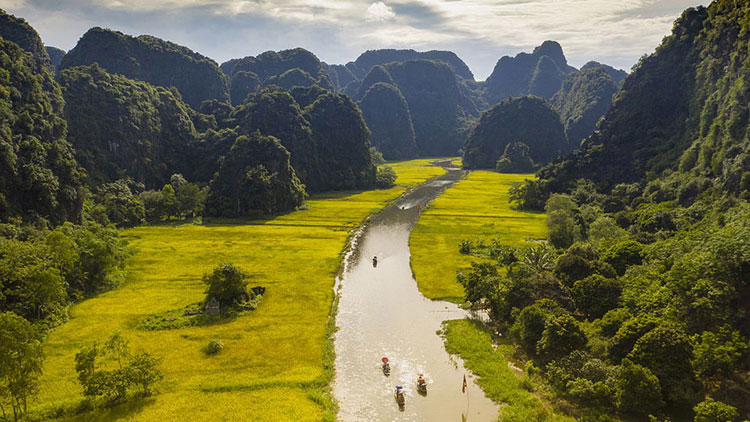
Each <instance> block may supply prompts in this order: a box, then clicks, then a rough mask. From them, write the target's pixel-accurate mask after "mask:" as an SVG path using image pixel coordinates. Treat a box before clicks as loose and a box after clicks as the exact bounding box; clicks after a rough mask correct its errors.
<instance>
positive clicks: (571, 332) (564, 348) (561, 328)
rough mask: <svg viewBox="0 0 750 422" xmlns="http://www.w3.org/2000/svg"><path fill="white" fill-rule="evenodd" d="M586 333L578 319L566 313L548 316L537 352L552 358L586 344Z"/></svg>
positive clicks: (543, 356)
mask: <svg viewBox="0 0 750 422" xmlns="http://www.w3.org/2000/svg"><path fill="white" fill-rule="evenodd" d="M586 342H587V339H586V334H584V333H583V331H582V330H581V327H580V325H579V324H578V321H576V320H575V318H573V317H572V316H570V315H567V314H564V315H560V316H556V317H551V318H547V321H546V322H545V324H544V331H543V332H542V338H541V339H539V343H537V345H536V352H537V354H538V355H539V356H540V357H541V358H542V359H544V360H547V361H549V360H552V359H555V358H558V357H561V356H565V355H567V354H568V353H570V352H572V351H574V350H578V349H581V348H583V347H584V346H586Z"/></svg>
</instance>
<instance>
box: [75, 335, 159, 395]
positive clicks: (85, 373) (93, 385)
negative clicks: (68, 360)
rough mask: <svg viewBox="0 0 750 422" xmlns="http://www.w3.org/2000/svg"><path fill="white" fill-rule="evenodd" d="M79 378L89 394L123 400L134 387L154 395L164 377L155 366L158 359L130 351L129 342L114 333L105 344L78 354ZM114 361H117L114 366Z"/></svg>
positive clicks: (95, 344) (84, 390)
mask: <svg viewBox="0 0 750 422" xmlns="http://www.w3.org/2000/svg"><path fill="white" fill-rule="evenodd" d="M75 360H76V367H75V369H76V372H77V373H78V381H79V382H80V383H81V386H82V387H83V394H84V396H86V397H99V396H102V397H105V398H106V399H107V400H110V401H114V400H119V399H123V398H124V397H125V396H126V395H127V394H128V391H130V389H131V388H132V387H133V386H139V387H141V389H142V390H143V394H144V395H149V394H151V391H152V390H151V389H152V388H153V385H154V384H155V383H157V382H158V381H160V380H161V379H163V378H164V376H163V374H162V373H161V371H159V369H158V368H157V367H156V366H157V364H158V363H159V359H158V358H156V357H153V356H151V355H150V354H148V353H136V354H132V353H131V352H130V341H129V340H128V339H126V338H124V337H123V336H122V335H121V334H120V333H117V332H116V333H113V334H112V335H110V336H109V338H107V340H106V341H105V342H104V344H103V345H102V346H100V345H99V344H97V343H94V344H93V345H91V346H87V347H84V348H83V349H81V350H80V351H79V352H78V353H76V357H75ZM112 362H116V364H117V365H116V366H115V367H114V368H113V367H112V366H113V365H112Z"/></svg>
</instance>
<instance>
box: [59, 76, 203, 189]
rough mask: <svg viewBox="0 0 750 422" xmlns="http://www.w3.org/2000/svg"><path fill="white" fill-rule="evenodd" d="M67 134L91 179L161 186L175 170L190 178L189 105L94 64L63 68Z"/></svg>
mask: <svg viewBox="0 0 750 422" xmlns="http://www.w3.org/2000/svg"><path fill="white" fill-rule="evenodd" d="M59 80H60V84H61V85H62V88H63V94H64V97H65V117H66V119H67V121H68V132H69V133H68V139H69V140H70V142H71V143H72V144H73V146H74V147H75V149H76V158H77V159H78V162H79V163H80V164H81V165H82V166H83V167H84V168H85V169H86V172H87V176H88V177H87V179H88V181H89V183H92V184H94V185H98V184H101V183H106V182H113V181H115V180H117V179H122V178H127V177H129V178H131V179H133V180H134V181H136V182H138V183H142V184H143V185H145V187H146V188H148V189H153V188H160V187H161V186H162V185H164V184H165V183H166V182H167V181H168V180H169V177H170V176H171V175H172V174H174V173H185V174H189V175H190V176H189V177H192V174H191V173H192V171H191V170H192V168H193V161H194V160H193V158H192V157H191V153H192V151H191V148H190V147H191V145H190V143H191V140H192V139H193V138H194V137H195V134H194V132H195V129H194V127H193V122H192V120H191V119H190V111H189V110H190V108H189V107H188V106H187V105H186V104H185V103H183V102H182V100H181V99H180V95H179V94H176V93H175V92H173V91H170V90H168V89H166V88H161V87H154V86H152V85H149V84H147V83H145V82H139V81H134V80H132V79H128V78H126V77H124V76H121V75H116V74H110V73H107V72H106V71H105V70H104V69H102V68H101V67H99V66H98V65H96V64H94V65H92V66H82V67H75V68H68V69H64V70H62V71H61V72H60V77H59Z"/></svg>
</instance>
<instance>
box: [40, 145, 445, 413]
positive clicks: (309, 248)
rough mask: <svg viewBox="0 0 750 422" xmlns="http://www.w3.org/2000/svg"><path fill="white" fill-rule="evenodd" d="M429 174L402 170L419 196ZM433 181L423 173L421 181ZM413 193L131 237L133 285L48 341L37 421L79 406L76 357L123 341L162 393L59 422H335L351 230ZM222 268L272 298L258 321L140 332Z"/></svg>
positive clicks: (95, 301) (316, 204) (341, 199)
mask: <svg viewBox="0 0 750 422" xmlns="http://www.w3.org/2000/svg"><path fill="white" fill-rule="evenodd" d="M423 166H424V163H422V162H421V160H420V161H415V162H414V163H412V164H410V163H409V162H403V163H398V166H396V165H394V168H395V170H396V171H397V174H400V175H402V176H403V178H402V179H403V180H405V181H406V182H404V184H405V185H408V186H411V185H412V184H417V183H419V178H420V176H419V174H421V170H420V169H421V168H422V167H423ZM438 171H439V172H444V171H443V170H442V169H438ZM434 175H435V173H434V171H431V172H425V174H424V175H423V176H422V177H423V178H422V181H424V180H427V179H428V178H430V177H433V176H434ZM399 183H401V181H399ZM406 188H407V186H397V187H394V188H392V189H387V190H375V191H367V192H337V193H331V194H326V195H319V196H316V197H313V198H311V199H310V200H309V201H307V203H306V205H305V207H304V209H301V210H299V211H295V212H292V213H289V214H286V215H282V216H278V217H276V218H273V219H270V220H258V221H223V222H215V223H213V224H205V225H193V224H184V225H175V226H144V227H138V228H134V229H129V230H125V231H124V232H123V235H124V236H126V237H127V238H128V239H129V240H130V242H131V246H132V247H134V248H135V250H136V251H137V254H136V256H135V257H133V259H132V260H131V261H130V262H129V264H128V271H129V276H128V281H127V282H126V283H124V284H123V285H121V286H119V287H118V288H117V289H115V290H112V291H110V292H107V293H104V294H101V295H98V296H96V297H94V298H92V299H89V300H86V301H84V302H81V303H79V304H77V305H75V306H73V307H72V308H71V311H70V315H71V318H70V320H69V321H68V322H66V323H65V324H63V325H62V326H60V327H58V328H56V329H55V330H53V331H52V332H51V333H50V336H49V339H48V341H47V343H46V345H45V352H46V355H47V359H46V361H45V367H44V374H43V376H42V379H41V386H40V394H39V398H38V402H37V404H36V405H35V406H34V407H33V410H32V413H33V414H35V415H37V416H39V417H41V416H40V415H44V414H46V415H48V416H52V415H54V414H64V413H70V412H73V411H74V409H75V408H76V407H78V406H79V404H80V403H81V399H82V396H81V392H80V391H81V390H80V386H79V385H78V382H77V380H76V373H75V369H74V365H75V362H74V356H75V354H76V352H77V351H78V350H79V349H80V348H82V347H84V346H87V345H90V344H93V343H94V342H95V341H102V340H103V339H105V338H106V336H108V335H109V334H110V333H112V332H114V331H120V332H121V333H122V335H123V336H125V337H126V338H128V339H130V341H131V345H132V349H133V350H135V351H146V352H149V353H151V354H153V355H156V356H160V357H162V358H163V359H162V361H161V364H160V369H161V370H162V371H163V372H164V375H165V380H164V381H163V382H162V383H161V384H160V385H159V386H158V390H159V393H158V394H156V395H154V396H153V397H151V398H148V399H146V400H135V401H131V402H129V403H126V404H122V405H119V406H115V407H112V408H107V409H99V410H97V411H94V412H84V413H79V414H77V415H74V416H71V417H69V418H67V419H62V418H61V420H75V421H83V420H87V421H89V420H102V421H106V420H113V419H117V418H128V419H132V420H143V421H152V420H153V421H157V420H158V421H202V420H208V419H219V420H221V419H222V418H226V417H230V416H231V418H232V419H239V420H243V419H244V420H251V419H252V420H311V421H312V420H315V421H319V420H332V419H333V418H334V417H335V415H334V411H335V407H334V406H333V401H332V400H331V397H330V395H329V394H328V388H329V387H328V380H329V379H330V376H331V374H330V368H326V361H328V362H330V360H331V358H330V356H327V353H330V350H327V344H329V343H328V339H327V338H328V334H329V331H330V327H329V324H330V320H329V314H330V310H331V306H332V303H333V299H334V292H333V283H334V278H335V274H336V272H337V271H338V269H339V265H340V253H341V250H342V249H343V248H344V245H345V242H346V239H347V237H348V234H349V232H350V231H351V230H353V229H355V228H357V227H358V226H359V225H360V223H361V221H362V220H363V219H365V217H367V216H368V215H370V214H372V213H373V212H375V211H377V210H379V209H382V208H383V207H384V206H385V205H386V204H388V203H390V202H391V201H393V200H394V199H395V198H397V197H399V196H400V195H401V194H402V193H403V192H404V191H405V190H406ZM223 261H229V262H232V263H234V264H236V265H238V266H240V267H241V268H243V269H245V270H246V271H247V272H248V273H249V274H250V276H251V285H263V286H265V287H266V294H265V296H264V299H263V301H262V302H261V304H260V306H259V308H258V309H257V310H255V311H253V312H250V313H249V314H247V315H246V316H242V317H239V318H236V319H234V320H228V321H226V322H222V323H220V324H215V325H210V326H203V327H190V328H184V329H179V330H170V331H142V330H138V329H137V328H136V326H137V325H138V323H139V322H140V321H141V320H142V319H143V318H144V317H145V316H146V315H150V314H154V313H158V312H163V311H166V310H170V309H178V308H181V307H184V306H185V305H187V304H190V303H195V302H197V301H199V300H201V299H202V298H203V294H204V289H205V286H204V285H203V283H202V281H201V277H202V275H203V273H204V272H208V271H210V270H211V269H212V268H213V267H214V266H215V265H216V264H218V263H220V262H223ZM211 339H219V340H221V341H222V342H223V343H224V350H223V351H222V352H221V353H219V354H218V355H215V356H212V357H207V356H206V355H204V354H203V353H202V352H201V349H202V347H203V346H205V344H206V343H207V342H208V341H209V340H211ZM44 419H46V417H45V418H44Z"/></svg>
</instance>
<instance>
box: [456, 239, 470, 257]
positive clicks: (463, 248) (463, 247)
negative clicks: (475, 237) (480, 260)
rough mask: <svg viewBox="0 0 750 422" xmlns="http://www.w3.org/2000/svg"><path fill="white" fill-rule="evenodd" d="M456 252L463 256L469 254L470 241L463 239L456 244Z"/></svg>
mask: <svg viewBox="0 0 750 422" xmlns="http://www.w3.org/2000/svg"><path fill="white" fill-rule="evenodd" d="M458 251H459V252H460V253H462V254H464V255H468V254H470V253H471V240H468V239H464V240H462V241H461V243H459V244H458Z"/></svg>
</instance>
